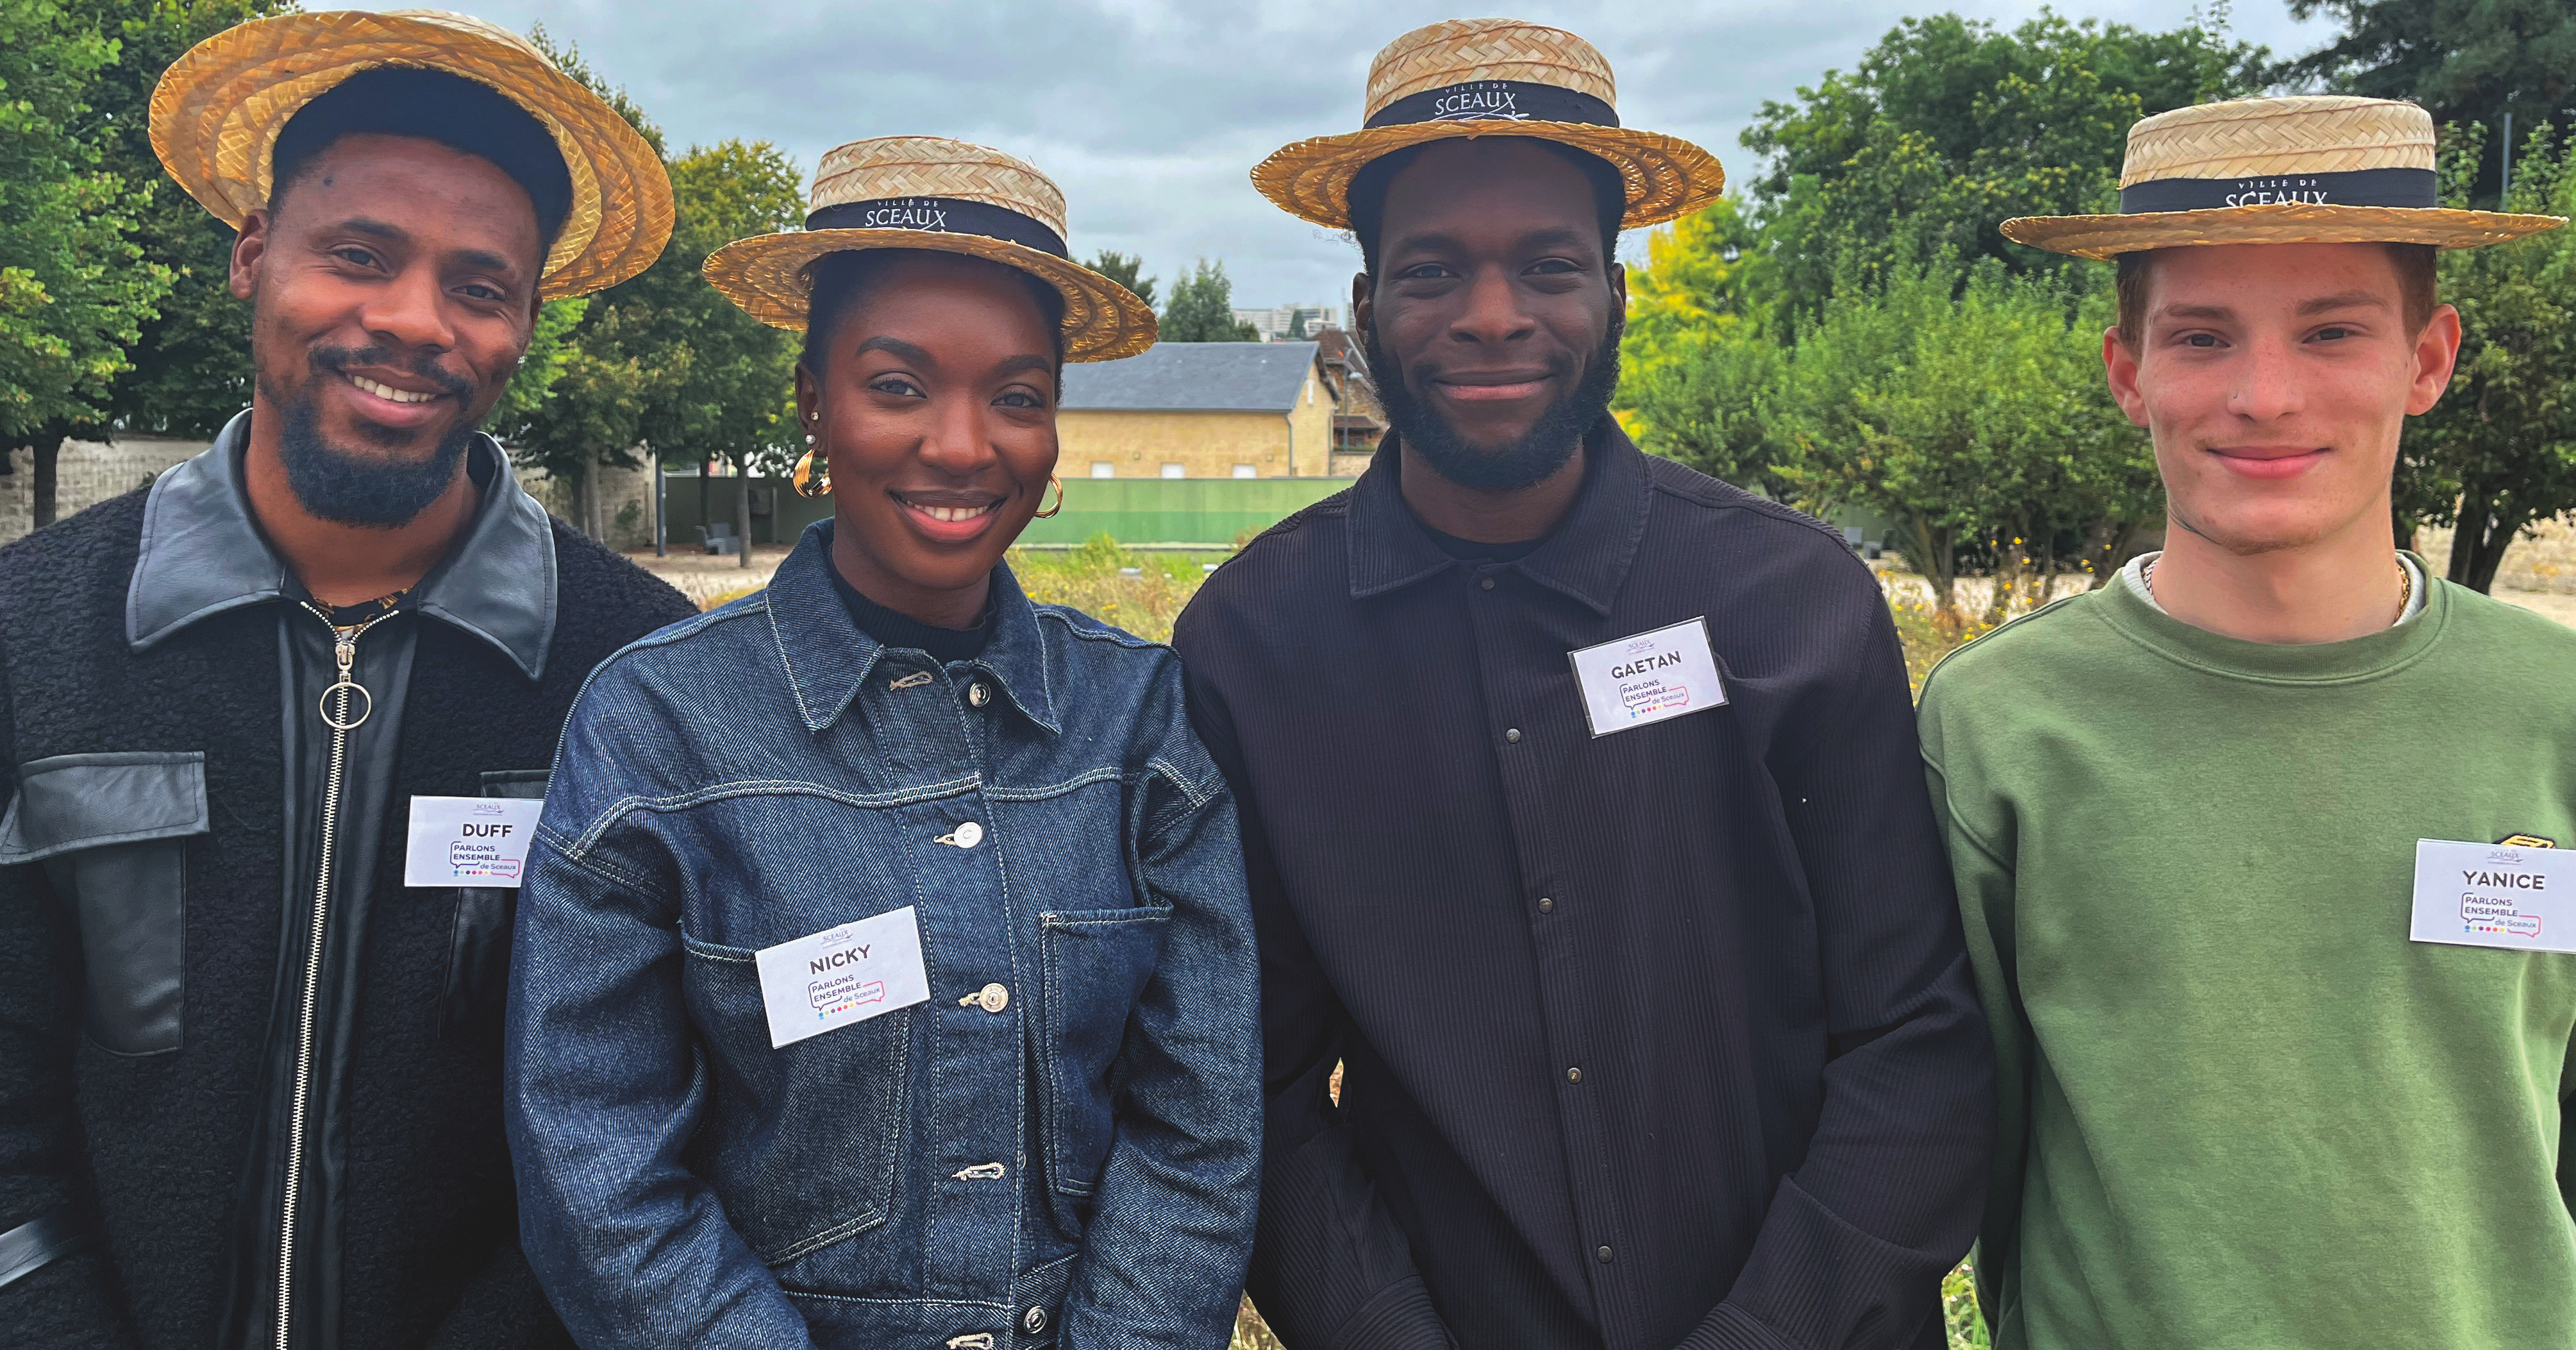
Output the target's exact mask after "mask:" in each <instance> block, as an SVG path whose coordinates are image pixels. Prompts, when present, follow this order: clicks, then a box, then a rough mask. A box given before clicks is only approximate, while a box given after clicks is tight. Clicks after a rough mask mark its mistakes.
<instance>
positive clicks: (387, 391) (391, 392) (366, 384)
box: [349, 375, 438, 403]
mask: <svg viewBox="0 0 2576 1350" xmlns="http://www.w3.org/2000/svg"><path fill="white" fill-rule="evenodd" d="M349 383H351V384H354V385H356V386H358V387H359V388H361V389H364V390H366V391H367V392H368V393H370V394H373V395H375V396H376V397H378V398H381V399H385V400H388V401H390V402H394V403H427V402H429V401H430V400H431V399H434V398H436V397H438V395H436V394H416V393H413V392H412V391H411V390H408V389H396V388H394V387H393V386H392V385H390V384H378V383H376V382H375V381H374V380H371V379H368V378H367V377H366V376H364V375H352V376H350V377H349Z"/></svg>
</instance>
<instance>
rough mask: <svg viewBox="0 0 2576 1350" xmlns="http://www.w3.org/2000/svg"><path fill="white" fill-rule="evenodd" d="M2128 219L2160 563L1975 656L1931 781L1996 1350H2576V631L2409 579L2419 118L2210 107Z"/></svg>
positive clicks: (2063, 229)
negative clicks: (1987, 1126) (1976, 1102)
mask: <svg viewBox="0 0 2576 1350" xmlns="http://www.w3.org/2000/svg"><path fill="white" fill-rule="evenodd" d="M2120 208H2121V209H2120V211H2119V212H2118V213H2117V214H2111V215H2098V216H2077V217H2061V218H2029V219H2021V220H2014V221H2009V222H2007V223H2006V224H2005V225H2004V232H2005V233H2006V234H2008V235H2009V236H2011V237H2012V238H2014V239H2016V240H2019V241H2021V242H2023V243H2026V244H2031V245H2035V246H2037V247H2040V248H2046V249H2053V250H2056V251H2058V252H2061V253H2069V254H2074V255H2076V256H2078V257H2084V258H2095V259H2104V260H2116V262H2117V265H2118V267H2119V277H2118V286H2119V302H2120V306H2119V322H2118V325H2117V326H2116V327H2114V328H2113V329H2112V330H2111V331H2109V332H2107V333H2105V334H2104V335H2103V338H2102V358H2103V364H2104V366H2105V367H2106V368H2107V372H2108V375H2109V379H2110V385H2111V393H2112V395H2113V397H2114V398H2116V399H2117V400H2118V401H2119V404H2120V406H2121V408H2122V409H2123V410H2124V411H2126V412H2127V413H2128V415H2129V417H2130V419H2131V420H2132V421H2134V422H2136V423H2138V424H2139V425H2140V426H2143V427H2145V428H2147V429H2148V431H2149V433H2150V434H2151V435H2152V437H2153V439H2154V443H2155V452H2156V462H2157V466H2158V468H2159V469H2160V470H2161V472H2162V474H2163V477H2164V483H2165V490H2166V499H2167V522H2168V529H2167V531H2166V538H2165V546H2164V550H2163V551H2162V552H2161V553H2157V554H2149V555H2147V556H2145V557H2143V558H2141V559H2139V560H2138V561H2136V562H2135V563H2132V564H2131V565H2130V566H2129V567H2128V568H2127V569H2126V570H2125V571H2124V572H2123V573H2122V574H2121V575H2120V576H2119V577H2118V578H2117V580H2116V582H2115V583H2114V584H2111V585H2108V586H2106V587H2104V588H2103V589H2101V590H2098V591H2094V592H2092V593H2089V594H2086V595H2081V596H2077V597H2074V598H2071V599H2068V600H2065V601H2061V602H2059V603H2058V604H2056V605H2053V606H2051V607H2049V608H2047V609H2044V610H2042V611H2040V612H2039V613H2037V614H2034V615H2031V616H2029V617H2027V618H2025V619H2022V620H2020V621H2018V622H2016V623H2014V624H2012V625H2009V626H2007V627H2006V628H2005V629H2004V630H2002V631H2001V632H1998V633H1995V634H1994V635H1992V636H1990V637H1987V638H1985V639H1984V640H1982V641H1979V642H1977V643H1976V644H1974V645H1973V646H1970V647H1967V648H1965V649H1963V650H1961V651H1960V652H1958V653H1957V654H1956V655H1955V656H1953V657H1952V658H1951V659H1950V660H1948V661H1946V662H1944V663H1943V664H1942V665H1941V667H1940V668H1939V669H1938V670H1936V671H1935V672H1934V673H1933V675H1932V677H1931V678H1930V680H1928V681H1927V682H1926V684H1925V686H1924V691H1923V705H1922V728H1923V742H1924V752H1925V756H1924V757H1925V761H1926V763H1927V764H1928V765H1929V766H1930V778H1931V784H1932V788H1933V793H1934V797H1935V799H1936V801H1938V802H1939V804H1940V805H1941V806H1942V807H1943V808H1944V821H1945V824H1946V826H1947V830H1948V838H1949V848H1950V857H1951V861H1952V866H1953V868H1954V869H1955V872H1956V877H1957V881H1958V890H1959V899H1960V904H1961V907H1962V909H1963V912H1964V913H1965V916H1966V924H1967V931H1968V943H1969V950H1970V952H1971V953H1972V955H1973V956H1974V959H1975V962H1976V968H1977V979H1978V983H1979V987H1980V989H1981V991H1982V993H1983V994H1984V1001H1985V1007H1986V1013H1987V1016H1988V1018H1989V1019H1990V1021H1991V1023H1992V1026H1993V1032H1994V1041H1995V1047H1996V1055H1997V1059H1998V1070H1999V1072H1998V1081H1999V1084H2000V1089H2001V1091H2000V1100H1999V1104H2000V1114H2001V1121H2002V1126H2001V1129H2000V1131H1999V1136H1998V1140H1997V1143H1998V1149H1997V1153H1996V1162H1995V1168H1994V1177H1993V1190H1992V1194H1991V1196H1990V1198H1989V1199H1988V1201H1987V1205H1986V1223H1985V1230H1984V1237H1983V1242H1982V1245H1981V1247H1980V1249H1979V1255H1978V1260H1977V1276H1978V1281H1979V1286H1980V1287H1979V1294H1980V1300H1981V1302H1983V1304H1984V1306H1985V1311H1986V1315H1987V1318H1988V1320H1989V1322H1990V1323H1991V1324H1992V1325H1993V1327H1994V1330H1995V1343H1996V1344H1997V1345H1998V1346H2000V1347H2006V1348H2007V1350H2023V1348H2024V1347H2032V1348H2034V1350H2044V1348H2054V1347H2066V1348H2068V1350H2076V1348H2078V1347H2080V1348H2081V1350H2092V1348H2093V1347H2099V1346H2246V1347H2292V1346H2295V1347H2318V1348H2319V1350H2323V1348H2324V1347H2345V1346H2363V1345H2371V1346H2380V1345H2386V1346H2397V1345H2403V1346H2410V1347H2428V1348H2433V1350H2442V1348H2455V1350H2471V1348H2472V1347H2495V1346H2541V1345H2565V1344H2567V1343H2568V1338H2569V1336H2570V1335H2571V1334H2576V1332H2571V1328H2576V1220H2571V1218H2570V1214H2569V1204H2568V1189H2569V1186H2570V1184H2571V1178H2576V1164H2571V1157H2572V1156H2576V1154H2571V1151H2570V1145H2571V1144H2576V1136H2571V1134H2570V1133H2569V1131H2568V1126H2567V1120H2568V1114H2567V1113H2568V1107H2569V1104H2570V1095H2571V1093H2576V1057H2571V1044H2570V1038H2569V1029H2570V1026H2571V1024H2576V865H2571V863H2576V851H2570V850H2569V849H2568V848H2567V847H2565V846H2568V845H2576V633H2571V632H2569V631H2568V630H2567V629H2565V628H2562V627H2560V626H2558V625H2556V624H2553V623H2551V622H2549V621H2547V620H2545V619H2542V618H2539V617H2537V616H2535V615H2532V614H2529V613H2526V612H2524V611H2522V610H2519V609H2514V608H2511V607H2508V606H2506V605H2503V604H2500V603H2498V602H2496V601H2493V600H2490V599H2488V598H2487V597H2485V596H2482V595H2478V594H2476V593H2474V592H2472V591H2469V590H2466V589H2463V588H2461V587H2458V586H2454V585H2451V584H2449V583H2447V582H2444V581H2441V580H2438V579H2437V574H2436V573H2434V572H2433V571H2432V570H2431V569H2428V568H2427V567H2426V566H2425V564H2424V560H2423V559H2421V558H2418V557H2416V556H2414V555H2413V554H2411V553H2401V552H2399V551H2398V549H2397V541H2396V539H2395V537H2394V531H2393V528H2392V525H2391V522H2390V510H2389V479H2390V473H2391V471H2392V467H2393V465H2394V463H2395V460H2396V457H2397V451H2398V439H2399V435H2400V432H2401V431H2402V429H2403V426H2404V423H2405V419H2406V418H2407V417H2410V416H2414V415H2418V414H2421V413H2423V412H2424V411H2426V410H2427V409H2429V408H2431V407H2432V406H2433V403H2434V401H2435V400H2436V399H2438V398H2440V397H2441V395H2442V392H2443V390H2444V388H2445V386H2446V385H2447V384H2448V383H2449V381H2450V377H2451V366H2452V360H2453V358H2454V357H2455V356H2456V355H2457V353H2458V350H2459V344H2460V319H2459V315H2458V314H2457V313H2455V312H2454V311H2453V310H2452V309H2451V308H2450V307H2449V306H2447V305H2441V304H2438V303H2436V296H2435V293H2434V275H2435V274H2434V250H2435V249H2437V248H2471V247H2478V246H2482V245H2489V244H2504V243H2507V242H2509V241H2511V240H2514V239H2518V238H2521V237H2523V236H2526V235H2530V234H2534V233H2537V232H2539V231H2542V230H2548V229H2552V228H2555V227H2557V226H2558V225H2560V224H2562V223H2563V222H2562V221H2560V220H2558V219H2556V218H2553V217H2547V216H2522V215H2502V214H2496V213H2491V212H2483V211H2466V210H2446V209H2442V208H2440V207H2439V206H2437V205H2436V199H2435V195H2434V135H2433V125H2432V121H2431V119H2430V118H2428V117H2427V116H2426V115H2425V113H2424V112H2423V110H2422V109H2420V108H2416V107H2414V106H2412V105H2408V104H2402V103H2390V102H2383V101H2379V100H2374V99H2353V98H2325V97H2298V98H2271V99H2251V100H2242V101H2237V102H2230V103H2218V104H2211V105H2207V106H2202V107H2193V108H2183V109H2179V110H2176V111H2173V112H2169V113H2163V114H2160V115H2158V116H2155V117H2150V118H2147V119H2146V120H2144V121H2141V122H2139V123H2138V124H2137V125H2136V126H2134V127H2132V128H2131V129H2130V131H2129V143H2128V160H2127V165H2126V167H2125V169H2124V172H2123V173H2122V177H2121V192H2120Z"/></svg>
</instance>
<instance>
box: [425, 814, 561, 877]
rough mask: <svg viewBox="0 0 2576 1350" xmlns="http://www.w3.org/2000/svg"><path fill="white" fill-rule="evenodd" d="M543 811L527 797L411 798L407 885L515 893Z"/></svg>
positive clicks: (524, 869) (525, 868)
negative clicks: (490, 888) (501, 888)
mask: <svg viewBox="0 0 2576 1350" xmlns="http://www.w3.org/2000/svg"><path fill="white" fill-rule="evenodd" d="M544 806H545V803H544V802H541V801H537V800H535V799H533V798H527V797H414V798H412V799H411V837H410V841H409V842H408V843H407V844H405V845H404V850H403V884H404V885H406V886H506V887H510V888H513V889H515V888H516V887H517V886H518V884H519V876H520V874H521V873H522V872H525V871H526V870H527V865H528V844H529V842H530V841H531V840H533V839H534V838H535V837H536V833H537V813H538V812H539V810H540V809H542V808H543V807H544Z"/></svg>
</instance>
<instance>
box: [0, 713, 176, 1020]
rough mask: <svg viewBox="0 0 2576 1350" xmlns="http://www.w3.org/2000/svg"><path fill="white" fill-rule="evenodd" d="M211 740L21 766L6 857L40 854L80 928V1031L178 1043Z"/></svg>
mask: <svg viewBox="0 0 2576 1350" xmlns="http://www.w3.org/2000/svg"><path fill="white" fill-rule="evenodd" d="M207 826H208V819H207V814H206V757H205V755H204V753H203V752H201V751H151V750H146V751H121V752H114V753H104V754H89V755H56V756H54V757H52V758H50V759H40V760H36V761H34V762H33V763H29V764H24V765H21V766H19V769H18V794H17V796H16V797H15V798H13V799H12V800H11V801H10V803H9V810H8V814H7V815H5V816H0V866H10V865H15V864H20V863H41V864H43V866H44V868H45V877H46V880H48V881H50V882H51V883H52V884H53V888H54V892H55V894H56V895H58V896H60V897H61V898H62V899H63V900H64V901H65V902H67V903H69V904H70V905H71V906H72V909H73V912H74V914H75V915H76V916H77V918H78V921H79V926H80V935H81V1030H82V1031H83V1033H84V1034H86V1035H87V1036H88V1037H89V1039H90V1040H92V1041H94V1042H96V1043H97V1044H98V1045H99V1046H100V1048H102V1049H105V1050H108V1051H111V1052H113V1053H116V1054H120V1055H158V1054H166V1053H168V1052H170V1051H172V1050H176V1049H178V1048H179V1044H180V1032H181V1025H180V1023H181V1016H180V1014H181V1004H182V999H183V996H184V994H185V992H186V990H185V980H184V978H183V973H184V969H185V965H186V956H187V920H188V854H187V848H188V843H187V841H188V840H189V838H190V837H192V836H195V835H201V834H204V833H206V831H207Z"/></svg>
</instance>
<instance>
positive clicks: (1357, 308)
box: [1351, 272, 1377, 336]
mask: <svg viewBox="0 0 2576 1350" xmlns="http://www.w3.org/2000/svg"><path fill="white" fill-rule="evenodd" d="M1376 289H1377V287H1376V283H1375V282H1373V281H1372V280H1371V279H1370V277H1369V274H1368V273H1366V272H1354V273H1352V274H1351V331H1352V332H1355V333H1359V334H1362V335H1363V336H1365V335H1366V334H1367V333H1368V331H1369V311H1370V310H1371V309H1372V308H1373V307H1372V306H1371V305H1370V304H1369V296H1370V294H1371V293H1372V292H1374V291H1375V290H1376Z"/></svg>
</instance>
